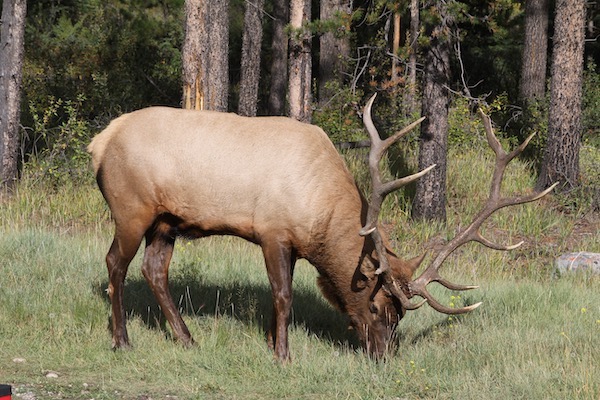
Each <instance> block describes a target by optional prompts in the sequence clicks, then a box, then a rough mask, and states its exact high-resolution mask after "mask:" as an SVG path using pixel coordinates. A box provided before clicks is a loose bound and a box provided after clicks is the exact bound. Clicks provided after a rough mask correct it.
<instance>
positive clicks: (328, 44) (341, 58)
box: [319, 0, 352, 105]
mask: <svg viewBox="0 0 600 400" xmlns="http://www.w3.org/2000/svg"><path fill="white" fill-rule="evenodd" d="M351 14H352V1H348V0H321V8H320V19H321V20H322V21H326V20H332V19H334V18H337V16H342V18H341V20H340V21H339V22H340V25H339V26H338V27H337V28H336V31H335V32H326V33H324V34H323V35H321V37H320V39H319V45H320V52H319V103H320V104H321V105H323V104H325V103H327V102H328V101H329V100H330V99H331V97H332V96H334V95H335V94H336V93H335V92H336V91H335V90H334V89H332V88H329V87H327V86H328V85H327V83H328V82H332V81H337V82H339V83H340V84H342V83H343V80H344V72H345V70H346V63H347V62H348V58H349V56H350V42H349V39H348V33H349V30H350V26H349V25H350V15H351Z"/></svg>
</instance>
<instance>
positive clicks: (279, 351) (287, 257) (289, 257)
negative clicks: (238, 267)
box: [262, 240, 296, 361]
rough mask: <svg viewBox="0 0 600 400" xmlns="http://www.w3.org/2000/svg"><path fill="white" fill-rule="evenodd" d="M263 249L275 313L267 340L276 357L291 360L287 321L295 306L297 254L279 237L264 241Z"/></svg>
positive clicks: (280, 359)
mask: <svg viewBox="0 0 600 400" xmlns="http://www.w3.org/2000/svg"><path fill="white" fill-rule="evenodd" d="M262 249H263V254H264V257H265V264H266V266H267V274H268V275H269V282H270V283H271V290H272V296H273V315H272V317H271V328H270V330H269V331H268V332H267V340H268V342H269V346H270V347H272V348H273V351H274V353H275V358H277V359H278V360H279V361H289V359H290V352H289V345H288V325H289V322H290V312H291V309H292V277H293V274H294V265H295V263H296V256H295V252H294V251H293V250H292V248H291V246H290V245H289V243H285V242H282V241H279V240H272V241H265V242H263V243H262Z"/></svg>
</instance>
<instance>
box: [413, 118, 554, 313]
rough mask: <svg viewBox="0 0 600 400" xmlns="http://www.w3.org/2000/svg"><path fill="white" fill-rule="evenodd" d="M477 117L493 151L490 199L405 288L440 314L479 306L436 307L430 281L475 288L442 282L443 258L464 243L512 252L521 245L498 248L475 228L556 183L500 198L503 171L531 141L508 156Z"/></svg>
mask: <svg viewBox="0 0 600 400" xmlns="http://www.w3.org/2000/svg"><path fill="white" fill-rule="evenodd" d="M479 115H480V116H481V118H482V120H483V125H484V127H485V133H486V137H487V141H488V144H489V145H490V147H491V148H492V150H494V153H495V154H496V162H495V166H494V174H493V176H492V184H491V188H490V196H489V197H488V199H487V201H486V203H485V205H484V207H483V208H482V209H481V211H480V212H479V213H478V214H477V216H476V217H475V219H474V220H473V222H471V223H470V224H469V226H467V228H465V229H463V230H462V231H460V232H459V233H458V234H457V235H456V236H455V237H454V238H453V239H452V240H451V241H449V242H448V243H447V244H446V245H445V246H444V247H443V248H442V249H441V250H440V251H439V252H438V254H437V255H436V257H435V258H434V259H433V261H432V262H431V263H430V265H429V266H428V267H427V269H426V270H425V271H424V272H423V273H422V274H421V276H419V277H418V278H417V279H415V280H413V281H412V282H411V283H410V285H409V286H410V292H411V294H413V295H418V296H420V297H422V298H424V299H426V300H427V302H428V303H429V304H430V305H431V306H432V307H433V308H434V309H435V310H437V311H439V312H442V313H444V314H462V313H465V312H469V311H471V310H473V309H475V308H477V307H479V305H480V304H481V303H477V304H474V305H471V306H467V307H463V308H450V307H446V306H444V305H442V304H440V303H439V302H437V301H436V300H435V299H434V298H433V297H432V296H431V294H430V293H429V292H428V291H427V289H426V287H427V285H428V284H429V283H431V282H438V283H440V284H441V285H443V286H445V287H446V288H448V289H451V290H470V289H475V288H477V286H466V285H457V284H454V283H451V282H449V281H447V280H445V279H443V278H442V277H441V276H440V275H439V272H438V270H439V268H440V267H441V265H442V264H443V262H444V261H445V260H446V258H447V257H448V256H449V255H450V254H451V253H452V252H454V250H456V249H457V248H458V247H460V246H462V245H464V244H466V243H468V242H471V241H476V242H479V243H481V244H483V245H484V246H486V247H489V248H492V249H495V250H512V249H515V248H517V247H519V246H521V245H522V244H523V242H519V243H517V244H514V245H500V244H497V243H494V242H492V241H491V240H489V239H486V238H485V237H483V235H481V232H480V231H479V229H480V227H481V225H482V224H483V223H484V222H485V221H486V220H487V219H488V218H489V217H490V216H491V215H492V214H493V213H495V212H496V211H498V210H499V209H501V208H504V207H507V206H513V205H517V204H523V203H528V202H532V201H535V200H538V199H540V198H542V197H544V196H545V195H547V194H548V193H550V192H551V191H552V189H554V187H555V186H556V185H557V184H558V183H555V184H554V185H552V186H551V187H549V188H548V189H546V190H544V191H542V192H540V193H532V194H529V195H525V196H515V197H506V198H503V197H501V195H500V189H501V185H502V179H503V176H504V171H505V170H506V166H507V165H508V163H509V162H510V161H511V160H512V159H513V158H515V157H516V156H518V155H519V154H521V153H522V152H523V150H524V149H525V147H526V146H527V144H528V143H529V141H530V140H531V139H532V138H533V135H531V136H529V137H528V138H527V139H525V141H524V142H523V143H521V145H519V146H518V147H517V148H516V149H514V150H513V151H511V152H510V153H506V151H504V149H503V148H502V146H501V144H500V141H499V140H498V138H497V137H496V135H495V134H494V131H493V129H492V123H491V120H490V118H489V116H487V115H486V114H485V113H484V112H483V110H481V109H479Z"/></svg>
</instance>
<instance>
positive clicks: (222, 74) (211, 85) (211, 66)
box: [205, 0, 229, 111]
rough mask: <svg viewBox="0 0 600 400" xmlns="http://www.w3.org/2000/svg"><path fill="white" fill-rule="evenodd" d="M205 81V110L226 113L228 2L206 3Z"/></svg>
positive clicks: (227, 87) (227, 92) (219, 0)
mask: <svg viewBox="0 0 600 400" xmlns="http://www.w3.org/2000/svg"><path fill="white" fill-rule="evenodd" d="M206 5H207V6H208V10H207V13H206V18H207V19H208V23H207V27H208V30H207V36H208V43H207V45H208V46H207V47H208V49H207V52H208V56H207V66H206V72H207V79H206V81H205V103H206V109H208V110H215V111H227V101H228V97H229V0H211V1H208V2H207V3H206Z"/></svg>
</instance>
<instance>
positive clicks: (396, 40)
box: [390, 11, 402, 84]
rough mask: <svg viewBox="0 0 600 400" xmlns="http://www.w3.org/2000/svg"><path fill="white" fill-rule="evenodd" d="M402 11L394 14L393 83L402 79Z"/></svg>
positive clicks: (391, 77) (391, 76)
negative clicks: (399, 57)
mask: <svg viewBox="0 0 600 400" xmlns="http://www.w3.org/2000/svg"><path fill="white" fill-rule="evenodd" d="M401 19H402V18H401V15H400V11H395V12H394V37H393V39H392V54H394V57H393V58H392V72H391V75H390V80H391V81H392V83H394V84H395V82H397V81H398V79H400V63H399V62H398V53H399V52H400V21H401Z"/></svg>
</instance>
